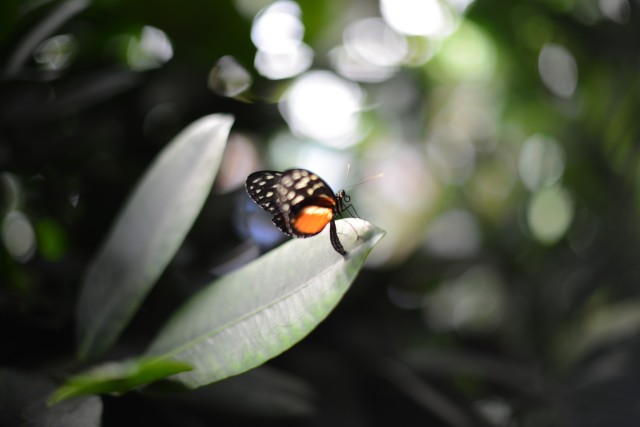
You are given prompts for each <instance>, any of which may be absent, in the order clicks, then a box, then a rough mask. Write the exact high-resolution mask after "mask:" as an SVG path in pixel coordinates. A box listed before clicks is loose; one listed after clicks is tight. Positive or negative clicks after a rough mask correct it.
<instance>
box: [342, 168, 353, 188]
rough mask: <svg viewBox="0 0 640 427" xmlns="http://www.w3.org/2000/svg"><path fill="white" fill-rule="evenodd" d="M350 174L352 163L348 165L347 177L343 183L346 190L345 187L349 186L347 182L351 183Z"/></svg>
mask: <svg viewBox="0 0 640 427" xmlns="http://www.w3.org/2000/svg"><path fill="white" fill-rule="evenodd" d="M350 173H351V163H347V176H345V178H344V182H343V183H342V188H345V187H344V186H345V185H347V182H348V181H349V175H350Z"/></svg>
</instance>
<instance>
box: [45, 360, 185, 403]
mask: <svg viewBox="0 0 640 427" xmlns="http://www.w3.org/2000/svg"><path fill="white" fill-rule="evenodd" d="M189 370H191V365H189V364H187V363H183V362H180V361H176V360H165V359H148V358H143V359H140V360H129V361H124V362H111V363H105V364H103V365H99V366H96V367H95V368H93V369H91V370H89V371H87V372H84V373H82V374H79V375H76V376H74V377H71V378H69V380H67V382H66V383H65V384H64V385H63V386H62V387H60V388H59V389H58V390H56V392H55V393H54V394H53V395H52V396H51V397H50V398H49V400H48V403H49V404H50V405H54V404H56V403H59V402H62V401H63V400H67V399H70V398H72V397H78V396H86V395H91V394H103V393H117V394H120V393H124V392H126V391H129V390H132V389H134V388H136V387H140V386H141V385H146V384H149V383H152V382H154V381H157V380H159V379H162V378H165V377H168V376H170V375H174V374H177V373H179V372H185V371H189Z"/></svg>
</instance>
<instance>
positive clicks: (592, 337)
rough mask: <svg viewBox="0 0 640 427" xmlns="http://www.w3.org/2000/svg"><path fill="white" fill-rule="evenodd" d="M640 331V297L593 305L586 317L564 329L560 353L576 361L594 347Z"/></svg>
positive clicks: (596, 347) (617, 340) (559, 339)
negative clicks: (603, 304)
mask: <svg viewBox="0 0 640 427" xmlns="http://www.w3.org/2000/svg"><path fill="white" fill-rule="evenodd" d="M638 332H640V301H638V300H632V301H625V302H621V303H618V304H611V305H605V306H603V307H598V308H595V309H592V310H591V311H590V312H589V313H587V315H586V316H585V317H584V318H583V320H582V321H581V322H580V323H578V324H576V325H572V326H571V327H568V328H564V329H562V330H561V331H560V335H559V337H558V348H557V350H558V354H559V355H561V357H562V358H563V362H564V363H568V364H572V363H575V362H576V361H577V360H580V359H581V358H582V357H585V356H587V355H588V354H589V353H590V352H591V351H594V350H596V349H600V348H602V347H605V346H607V345H612V344H614V343H616V342H619V341H621V340H624V339H627V338H629V337H631V336H633V335H637V334H638Z"/></svg>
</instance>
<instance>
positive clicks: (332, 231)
mask: <svg viewBox="0 0 640 427" xmlns="http://www.w3.org/2000/svg"><path fill="white" fill-rule="evenodd" d="M329 236H330V237H331V246H333V249H335V250H336V252H338V253H339V254H340V255H342V256H345V255H347V251H345V250H344V247H342V243H340V239H338V230H337V228H336V222H335V221H331V222H330V223H329Z"/></svg>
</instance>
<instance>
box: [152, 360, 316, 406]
mask: <svg viewBox="0 0 640 427" xmlns="http://www.w3.org/2000/svg"><path fill="white" fill-rule="evenodd" d="M145 391H146V389H145ZM314 398H315V393H314V390H313V389H312V387H311V385H310V384H308V383H307V382H305V381H304V380H302V379H300V378H297V377H295V376H292V375H290V374H288V373H286V372H283V371H280V370H278V369H276V368H273V367H270V366H268V365H264V366H260V367H258V368H256V369H253V370H251V371H249V372H245V373H244V374H242V375H238V376H235V377H231V378H227V379H226V380H224V381H220V382H217V383H215V384H210V385H208V386H206V387H201V388H199V389H197V390H191V391H189V392H186V393H175V394H172V395H171V400H172V401H174V400H175V401H177V402H180V403H181V404H183V405H185V406H189V407H192V408H194V409H197V410H198V412H211V413H213V414H216V415H219V414H220V413H225V414H229V415H232V416H233V415H235V416H238V415H239V416H245V417H246V416H249V417H302V416H308V415H311V414H312V413H314V412H315V409H316V408H315V405H314Z"/></svg>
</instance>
